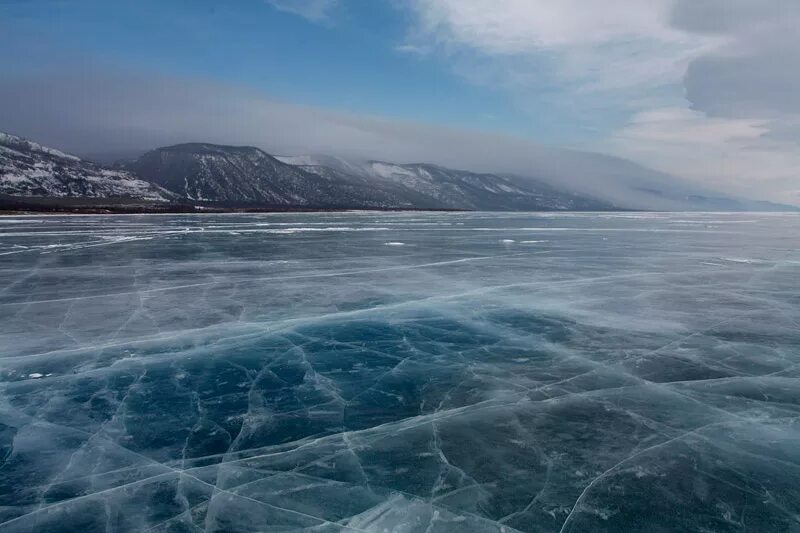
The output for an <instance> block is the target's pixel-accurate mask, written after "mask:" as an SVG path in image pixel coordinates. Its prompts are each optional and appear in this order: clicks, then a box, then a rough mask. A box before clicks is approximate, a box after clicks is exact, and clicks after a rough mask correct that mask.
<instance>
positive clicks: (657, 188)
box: [0, 133, 792, 211]
mask: <svg viewBox="0 0 800 533" xmlns="http://www.w3.org/2000/svg"><path fill="white" fill-rule="evenodd" d="M587 157H588V156H587ZM596 157H600V156H596ZM591 162H594V159H591V160H590V161H588V162H584V163H585V164H581V165H578V166H575V167H570V166H569V165H565V164H561V165H552V167H550V170H549V171H548V172H545V173H544V174H542V175H541V176H538V175H537V177H521V176H517V175H511V174H497V173H478V172H471V171H466V170H454V169H452V168H446V167H444V166H440V165H432V164H425V163H420V164H395V163H388V162H384V161H362V160H355V159H343V158H338V157H332V156H291V157H285V156H281V157H273V156H271V155H269V154H268V153H266V152H264V151H263V150H261V149H259V148H254V147H249V146H222V145H216V144H207V143H191V144H180V145H175V146H169V147H165V148H158V149H155V150H152V151H150V152H147V153H145V154H144V155H142V156H141V157H139V158H137V159H135V160H132V161H130V162H127V163H123V164H119V165H117V166H116V167H114V168H109V167H104V166H101V165H98V164H96V163H92V162H90V161H86V160H83V159H80V158H78V157H75V156H74V155H69V154H66V153H64V152H61V151H59V150H56V149H53V148H48V147H46V146H42V145H41V144H38V143H35V142H32V141H29V140H26V139H22V138H20V137H16V136H13V135H8V134H5V133H0V196H11V197H34V198H41V197H44V198H50V199H58V198H87V199H104V198H109V199H111V198H124V199H127V200H126V201H130V200H131V199H133V200H136V201H146V202H163V203H166V202H175V203H182V204H187V203H188V204H191V203H198V202H200V203H203V204H210V205H214V204H216V205H219V206H222V207H226V206H257V207H284V208H293V207H306V208H365V209H370V208H413V209H465V210H486V211H536V210H543V211H562V210H563V211H598V210H612V209H644V210H703V211H725V210H729V211H746V210H791V209H792V207H791V206H781V205H777V204H771V203H769V202H755V201H748V200H740V199H736V198H732V197H729V196H726V195H722V194H717V193H711V192H708V191H705V190H702V189H700V188H698V187H696V186H691V185H688V184H684V183H682V182H680V181H679V180H676V179H668V178H670V177H669V176H667V177H664V176H663V175H661V174H660V173H657V172H655V171H650V170H648V169H644V168H639V167H634V168H622V170H621V171H620V172H610V171H609V172H606V173H605V174H603V173H598V172H597V171H596V172H595V173H594V174H592V176H593V177H594V178H595V180H594V181H592V187H590V189H592V192H591V193H587V192H585V189H586V187H584V188H580V187H577V186H576V182H575V179H574V177H575V176H579V175H580V173H581V171H582V169H585V168H589V167H590V166H591V165H589V164H588V163H591ZM545 163H547V160H546V158H545V159H543V160H542V164H543V165H544V164H545ZM607 166H608V165H606V166H602V165H600V168H606V167H607ZM618 166H619V165H618ZM543 168H549V167H547V165H545V167H543ZM615 168H616V167H615ZM539 170H540V171H541V169H539ZM545 175H546V176H547V177H545ZM635 176H638V178H636V177H635ZM576 191H582V192H576ZM51 203H52V202H51Z"/></svg>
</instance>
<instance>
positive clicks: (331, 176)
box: [125, 143, 415, 208]
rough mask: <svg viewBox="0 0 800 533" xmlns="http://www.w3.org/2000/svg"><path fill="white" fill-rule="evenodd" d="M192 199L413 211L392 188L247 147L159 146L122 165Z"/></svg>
mask: <svg viewBox="0 0 800 533" xmlns="http://www.w3.org/2000/svg"><path fill="white" fill-rule="evenodd" d="M125 168H126V169H128V170H130V171H132V172H135V173H136V174H137V175H139V176H141V177H142V178H144V179H147V180H150V181H152V182H153V183H156V184H158V185H160V186H162V187H164V188H166V189H168V190H170V191H173V192H174V193H176V194H179V195H181V196H183V197H185V198H188V199H190V200H194V201H202V202H219V203H227V204H254V205H256V204H258V205H270V206H301V207H302V206H306V207H376V208H379V207H415V205H414V203H413V202H412V201H411V200H409V199H406V198H404V197H402V196H401V195H399V194H396V191H395V190H392V189H386V188H382V187H374V186H373V185H372V184H371V183H369V182H368V181H366V180H364V179H363V178H360V177H358V176H352V175H349V174H346V173H343V172H338V171H336V170H335V169H314V171H309V170H307V169H305V168H303V167H298V166H294V165H290V164H287V163H284V162H282V161H279V160H278V159H276V158H274V157H272V156H271V155H269V154H267V153H266V152H264V151H263V150H260V149H258V148H253V147H249V146H220V145H215V144H205V143H191V144H180V145H176V146H169V147H165V148H158V149H156V150H152V151H150V152H147V153H146V154H144V155H143V156H142V157H140V158H138V159H136V160H135V161H131V162H129V163H126V164H125Z"/></svg>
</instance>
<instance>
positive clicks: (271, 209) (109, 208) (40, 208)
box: [0, 196, 470, 216]
mask: <svg viewBox="0 0 800 533" xmlns="http://www.w3.org/2000/svg"><path fill="white" fill-rule="evenodd" d="M351 211H377V212H404V211H408V212H455V213H459V212H469V211H470V210H468V209H446V208H414V207H365V206H353V207H325V206H280V205H278V206H268V205H241V204H240V205H219V204H217V205H202V204H163V203H159V202H143V201H142V200H136V199H130V198H119V199H109V198H47V197H9V196H0V216H14V215H17V216H18V215H73V214H74V215H155V214H165V215H169V214H172V215H180V214H206V213H207V214H224V213H346V212H351Z"/></svg>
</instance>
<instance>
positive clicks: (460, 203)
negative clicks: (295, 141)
mask: <svg viewBox="0 0 800 533" xmlns="http://www.w3.org/2000/svg"><path fill="white" fill-rule="evenodd" d="M278 159H280V160H281V161H283V162H285V163H288V164H293V165H297V166H299V167H300V168H303V169H305V170H306V171H308V172H321V170H319V169H332V171H337V172H340V173H343V174H347V175H351V176H359V177H361V178H362V179H364V180H367V181H368V182H370V183H372V184H373V186H377V187H382V188H389V187H391V188H395V190H397V191H405V193H404V195H405V196H406V197H407V198H410V197H411V196H417V197H418V199H417V200H416V202H417V203H418V204H419V203H424V204H426V206H430V207H440V208H452V209H477V210H488V211H491V210H548V211H550V210H608V209H613V208H614V206H613V204H611V203H610V202H603V201H600V200H595V199H592V198H588V197H584V196H580V195H576V194H572V193H570V192H568V191H563V190H558V189H556V188H555V187H552V186H550V185H547V184H544V183H541V182H536V181H529V182H527V183H518V182H515V181H514V180H512V179H509V178H507V177H504V176H499V175H497V174H488V173H476V172H469V171H465V170H454V169H450V168H445V167H442V166H439V165H431V164H407V165H399V164H394V163H387V162H384V161H355V160H347V159H342V158H336V157H330V156H284V157H279V158H278ZM328 171H331V170H328Z"/></svg>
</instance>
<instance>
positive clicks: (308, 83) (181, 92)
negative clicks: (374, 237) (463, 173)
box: [0, 0, 800, 204]
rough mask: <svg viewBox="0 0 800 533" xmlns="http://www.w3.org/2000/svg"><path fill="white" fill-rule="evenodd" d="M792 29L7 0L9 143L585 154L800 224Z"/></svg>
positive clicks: (799, 88)
mask: <svg viewBox="0 0 800 533" xmlns="http://www.w3.org/2000/svg"><path fill="white" fill-rule="evenodd" d="M798 27H800V2H798V1H797V0H769V1H763V0H604V1H603V2H598V1H597V0H226V1H222V0H136V1H133V0H129V1H128V0H117V1H114V2H109V1H108V0H0V47H2V50H3V51H4V52H3V54H0V70H1V71H2V73H3V74H2V76H0V130H6V131H9V132H11V133H16V134H20V135H24V136H27V137H31V138H34V139H36V140H39V141H41V142H46V143H48V144H52V145H55V146H57V147H59V148H64V149H68V150H71V151H73V152H78V153H83V154H103V153H125V152H127V151H136V150H145V149H149V148H153V147H155V146H159V145H163V144H168V143H175V142H188V141H208V142H220V143H226V144H253V145H256V146H259V147H261V148H264V149H265V150H267V151H269V152H272V153H281V154H301V153H325V154H332V155H342V156H350V157H364V158H379V159H387V160H393V161H399V162H418V161H425V162H433V163H441V164H448V165H455V166H459V167H460V168H469V169H471V170H486V171H497V172H518V173H519V172H525V171H526V169H534V168H535V169H537V171H540V170H539V169H540V168H541V167H540V166H536V165H535V164H534V161H533V158H537V157H538V158H548V157H549V158H550V160H551V161H553V157H555V161H556V163H554V164H556V165H558V164H559V163H558V162H559V161H565V162H566V161H567V160H569V162H570V163H572V160H573V159H574V158H576V157H577V158H579V159H580V158H581V157H583V156H582V155H581V154H582V152H586V151H588V152H597V153H600V154H608V155H611V156H616V157H619V158H623V159H626V160H631V161H633V162H636V163H638V164H641V165H644V166H646V167H650V168H653V169H656V170H657V171H662V172H665V173H669V174H672V175H675V176H679V177H681V178H684V179H686V180H689V181H691V182H694V183H697V184H701V185H703V186H705V187H708V188H710V189H714V190H722V191H727V192H730V193H733V194H738V195H741V196H746V197H749V198H758V199H769V200H773V201H778V202H784V203H793V204H800V32H798V31H797V30H796V28H798ZM554 154H555V156H554ZM593 161H594V160H593ZM565 164H566V163H565ZM593 164H594V163H593ZM531 172H533V170H531Z"/></svg>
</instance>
